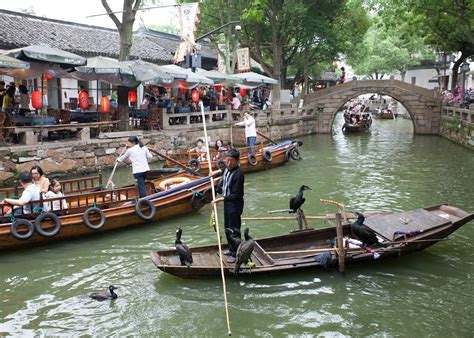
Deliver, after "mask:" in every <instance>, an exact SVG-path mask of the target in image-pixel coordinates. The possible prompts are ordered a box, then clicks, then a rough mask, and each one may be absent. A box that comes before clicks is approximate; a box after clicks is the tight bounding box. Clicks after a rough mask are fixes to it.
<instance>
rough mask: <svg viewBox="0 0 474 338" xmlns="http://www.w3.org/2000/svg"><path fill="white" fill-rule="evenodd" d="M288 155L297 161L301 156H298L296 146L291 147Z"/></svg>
mask: <svg viewBox="0 0 474 338" xmlns="http://www.w3.org/2000/svg"><path fill="white" fill-rule="evenodd" d="M290 156H291V158H292V159H294V160H295V161H298V160H300V159H301V156H300V151H299V150H298V148H293V149H291V151H290Z"/></svg>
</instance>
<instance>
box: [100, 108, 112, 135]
mask: <svg viewBox="0 0 474 338" xmlns="http://www.w3.org/2000/svg"><path fill="white" fill-rule="evenodd" d="M110 121H112V119H111V114H110V112H107V113H100V122H110ZM112 127H113V125H112V124H111V123H107V124H101V125H100V126H99V132H101V133H102V132H111V131H112Z"/></svg>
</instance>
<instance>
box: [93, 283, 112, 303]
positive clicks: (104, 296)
mask: <svg viewBox="0 0 474 338" xmlns="http://www.w3.org/2000/svg"><path fill="white" fill-rule="evenodd" d="M114 290H117V288H116V287H115V286H113V285H111V286H109V290H108V291H102V292H94V293H93V294H91V295H90V297H91V298H93V299H95V300H109V299H115V298H117V297H118V295H117V294H116V293H115V292H114Z"/></svg>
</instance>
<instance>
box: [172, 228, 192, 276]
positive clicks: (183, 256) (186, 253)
mask: <svg viewBox="0 0 474 338" xmlns="http://www.w3.org/2000/svg"><path fill="white" fill-rule="evenodd" d="M182 234H183V230H181V228H180V227H177V228H176V241H175V242H174V244H175V246H176V251H177V252H178V256H179V260H180V261H181V265H186V266H187V267H190V266H191V264H193V254H192V253H191V250H189V248H188V246H187V245H186V244H184V243H183V242H181V235H182Z"/></svg>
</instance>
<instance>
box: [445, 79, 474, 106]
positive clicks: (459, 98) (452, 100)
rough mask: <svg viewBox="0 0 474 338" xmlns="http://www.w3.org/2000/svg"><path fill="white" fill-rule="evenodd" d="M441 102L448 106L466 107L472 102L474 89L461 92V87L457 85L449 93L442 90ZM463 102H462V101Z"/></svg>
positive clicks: (473, 100)
mask: <svg viewBox="0 0 474 338" xmlns="http://www.w3.org/2000/svg"><path fill="white" fill-rule="evenodd" d="M442 95H443V101H444V102H446V103H449V104H462V105H464V106H468V105H469V104H471V102H474V89H472V88H469V89H467V90H466V91H465V92H464V96H463V92H462V87H461V85H459V84H458V85H457V86H456V87H455V88H454V90H453V91H452V92H451V91H449V90H447V89H446V90H444V91H443V92H442ZM463 100H464V101H463Z"/></svg>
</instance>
